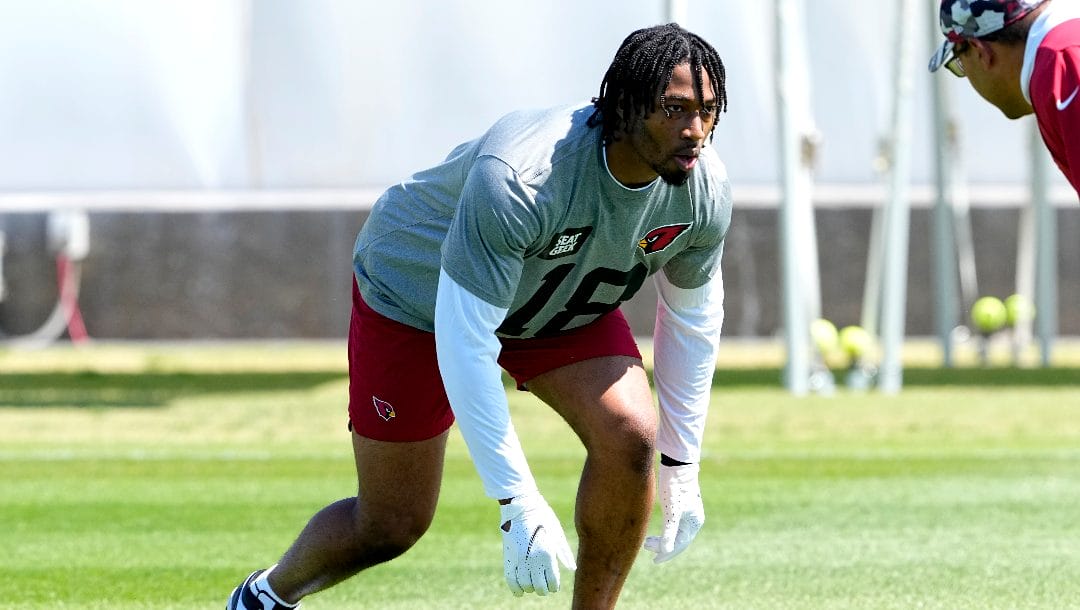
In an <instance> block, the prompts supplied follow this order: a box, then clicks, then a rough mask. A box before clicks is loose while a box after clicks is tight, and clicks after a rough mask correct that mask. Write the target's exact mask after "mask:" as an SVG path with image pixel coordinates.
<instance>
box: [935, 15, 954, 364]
mask: <svg viewBox="0 0 1080 610" xmlns="http://www.w3.org/2000/svg"><path fill="white" fill-rule="evenodd" d="M929 14H930V20H929V23H930V32H931V40H935V39H936V38H937V37H938V36H939V34H940V31H941V30H940V28H939V26H938V12H937V11H930V12H929ZM946 83H947V81H946V80H945V79H944V78H942V77H941V75H936V74H935V75H932V77H931V78H930V87H931V93H932V96H933V108H934V178H935V187H936V195H937V197H936V199H935V202H934V228H933V231H934V233H933V237H934V241H933V243H934V251H933V256H934V286H935V290H934V328H935V330H936V331H937V336H938V342H939V343H940V345H941V354H942V360H943V362H944V364H945V366H946V367H952V366H953V342H952V331H953V329H954V328H956V326H957V325H958V314H957V308H956V303H957V277H956V243H955V241H954V233H953V222H952V220H953V219H952V205H951V204H952V202H951V198H950V197H949V196H948V195H951V194H952V193H951V192H950V191H949V183H950V182H951V181H952V180H953V179H954V177H955V173H954V172H955V169H956V168H955V165H954V164H953V163H952V161H953V159H954V158H955V157H956V155H957V154H958V152H959V151H958V150H957V149H958V147H957V146H956V125H955V122H954V121H953V118H952V113H951V112H950V109H951V105H950V103H949V102H950V100H949V95H948V89H947V87H946Z"/></svg>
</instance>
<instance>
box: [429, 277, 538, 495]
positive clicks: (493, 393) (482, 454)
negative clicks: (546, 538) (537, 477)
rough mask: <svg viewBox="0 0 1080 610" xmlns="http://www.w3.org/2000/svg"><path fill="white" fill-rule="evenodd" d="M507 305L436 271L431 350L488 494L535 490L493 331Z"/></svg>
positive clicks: (515, 493)
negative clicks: (512, 416) (499, 304)
mask: <svg viewBox="0 0 1080 610" xmlns="http://www.w3.org/2000/svg"><path fill="white" fill-rule="evenodd" d="M506 313H507V309H505V308H501V307H496V306H494V305H491V304H490V303H487V302H486V301H484V300H483V299H481V298H479V297H477V296H476V295H474V294H472V293H471V292H469V291H468V290H466V289H465V288H463V287H462V286H461V285H459V284H458V283H457V282H455V281H454V280H453V279H451V278H450V276H449V275H447V274H446V272H445V271H440V272H439V287H438V291H437V293H436V298H435V350H436V353H437V356H438V360H439V371H440V373H441V375H442V379H443V385H444V386H445V387H446V395H447V397H448V398H449V399H450V408H451V409H452V410H453V411H454V416H455V417H456V418H457V423H458V428H459V429H460V430H461V435H462V437H463V438H464V439H465V444H466V445H467V446H468V449H469V455H470V456H471V457H472V460H473V464H474V465H475V466H476V470H477V473H479V475H480V480H481V482H482V483H483V486H484V493H485V494H487V495H488V496H489V497H491V498H496V499H505V498H512V497H514V496H519V495H521V494H524V493H529V492H532V491H535V490H536V482H535V481H534V480H533V476H532V472H531V471H530V470H529V465H528V463H527V462H526V460H525V453H524V452H523V451H522V449H521V444H520V442H519V440H518V436H517V433H516V432H515V431H514V426H513V423H512V422H511V421H510V408H509V405H508V404H507V399H506V390H505V389H504V388H503V383H502V369H500V368H499V364H498V357H499V350H500V349H501V344H500V343H499V339H498V338H497V337H496V336H495V329H496V328H497V327H498V326H499V324H500V323H501V322H502V320H503V319H504V318H505V317H506Z"/></svg>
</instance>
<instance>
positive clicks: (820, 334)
mask: <svg viewBox="0 0 1080 610" xmlns="http://www.w3.org/2000/svg"><path fill="white" fill-rule="evenodd" d="M810 338H811V339H813V341H814V345H815V346H817V348H818V350H820V351H821V352H822V353H826V354H827V353H829V352H831V351H833V350H835V349H836V348H837V347H839V345H840V334H839V333H838V332H837V331H836V325H835V324H833V323H832V322H830V321H828V320H826V319H824V318H818V319H817V320H814V321H813V322H811V323H810Z"/></svg>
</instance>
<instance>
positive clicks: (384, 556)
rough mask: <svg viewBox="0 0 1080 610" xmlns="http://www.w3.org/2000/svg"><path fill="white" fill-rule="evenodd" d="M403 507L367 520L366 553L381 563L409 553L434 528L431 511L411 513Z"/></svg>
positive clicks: (365, 519)
mask: <svg viewBox="0 0 1080 610" xmlns="http://www.w3.org/2000/svg"><path fill="white" fill-rule="evenodd" d="M410 508H412V507H410V506H400V507H397V509H396V510H391V511H381V512H380V513H378V514H368V515H365V516H364V517H363V522H364V525H363V527H362V528H361V537H362V539H363V546H364V547H365V548H366V549H367V550H366V551H365V554H368V555H369V556H371V557H373V558H374V559H376V560H377V561H379V562H382V561H390V560H391V559H394V558H395V557H398V556H399V555H402V554H404V553H405V551H408V550H409V549H410V548H412V547H413V545H415V544H416V542H417V541H418V540H420V538H421V537H423V535H424V533H426V532H427V530H428V527H430V525H431V521H432V515H431V514H430V512H428V511H421V510H410Z"/></svg>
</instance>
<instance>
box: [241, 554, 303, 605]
mask: <svg viewBox="0 0 1080 610" xmlns="http://www.w3.org/2000/svg"><path fill="white" fill-rule="evenodd" d="M276 567H277V564H276V563H275V564H274V565H272V566H270V567H269V568H267V569H266V571H265V572H263V573H262V574H259V576H258V578H256V579H255V580H254V582H252V583H251V585H252V586H253V587H255V590H256V591H257V592H258V593H257V594H256V595H257V596H258V597H259V598H262V597H263V596H266V597H268V598H270V600H271V601H273V602H274V603H275V604H278V605H280V606H284V607H286V608H296V607H298V606H299V605H300V603H299V602H297V603H295V604H290V603H289V602H287V601H285V600H283V599H281V596H279V595H278V594H277V593H275V592H274V590H273V589H272V588H271V587H270V583H269V582H268V581H267V580H266V577H268V576H270V573H271V572H273V571H274V568H276Z"/></svg>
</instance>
